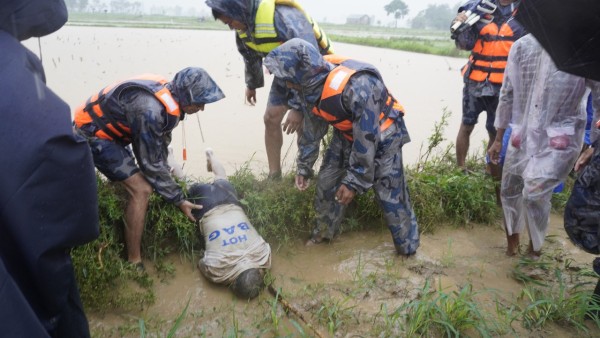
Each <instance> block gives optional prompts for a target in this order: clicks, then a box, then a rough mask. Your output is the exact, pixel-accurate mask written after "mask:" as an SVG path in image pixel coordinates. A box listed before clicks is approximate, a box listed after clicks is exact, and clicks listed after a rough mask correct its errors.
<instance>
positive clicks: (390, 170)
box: [265, 39, 420, 256]
mask: <svg viewBox="0 0 600 338" xmlns="http://www.w3.org/2000/svg"><path fill="white" fill-rule="evenodd" d="M334 56H335V55H334ZM265 66H266V67H267V69H269V71H270V72H271V73H273V74H274V76H275V77H276V78H278V79H280V80H281V81H284V82H285V83H286V85H287V86H288V87H289V88H291V89H292V93H293V97H290V104H291V105H292V106H293V107H294V108H296V109H298V110H300V111H302V112H304V122H303V123H304V125H303V132H302V135H301V136H300V139H299V140H298V157H297V158H296V166H297V171H296V178H295V184H296V188H298V189H299V190H306V189H307V188H308V186H309V184H310V179H311V178H312V177H313V175H314V171H313V166H314V164H315V162H316V160H317V157H318V155H319V145H320V142H321V140H322V139H323V137H324V136H325V135H326V134H327V130H328V126H329V125H331V126H332V127H334V132H333V136H332V138H331V141H330V142H329V146H328V148H327V150H326V152H325V155H324V156H323V163H322V164H321V168H320V169H319V174H318V177H317V183H316V197H315V211H316V218H315V224H314V228H313V230H312V233H311V235H310V238H309V240H308V241H307V242H306V244H307V245H313V244H318V243H323V242H329V241H332V240H334V239H335V237H336V236H337V235H339V233H340V224H341V221H342V218H343V216H344V213H345V210H346V208H347V207H348V204H350V202H352V200H353V199H354V196H355V195H356V194H362V193H365V192H366V191H367V190H369V189H371V188H372V189H373V190H374V192H375V196H376V198H377V200H378V201H379V204H380V206H381V208H382V211H383V214H384V217H385V220H386V223H387V225H388V229H389V230H390V233H391V235H392V239H393V242H394V247H395V248H396V252H397V253H398V255H401V256H411V255H414V254H415V253H416V251H417V248H418V247H419V243H420V242H419V227H418V224H417V219H416V217H415V213H414V211H413V209H412V206H411V202H410V197H409V193H408V187H407V185H406V177H405V176H404V167H403V164H402V147H403V146H404V144H406V143H408V142H410V137H409V135H408V131H407V129H406V125H405V124H404V118H403V116H404V108H403V107H402V105H401V104H400V103H399V102H398V101H397V100H396V99H395V98H394V97H393V96H392V94H391V93H390V92H389V91H388V89H387V87H386V85H385V84H384V82H383V79H382V77H381V74H380V73H379V71H378V70H377V69H376V68H375V67H374V66H373V65H370V64H368V63H365V62H361V61H357V60H352V59H347V58H343V57H337V58H333V57H330V56H329V55H327V56H321V55H319V53H318V51H317V50H316V49H315V48H314V47H313V46H312V45H310V44H309V43H307V42H306V41H303V40H301V39H292V40H290V41H287V42H286V43H284V44H282V45H281V46H279V47H277V48H276V49H274V50H273V51H272V52H270V53H269V54H268V55H267V57H266V58H265Z"/></svg>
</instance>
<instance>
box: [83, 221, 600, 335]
mask: <svg viewBox="0 0 600 338" xmlns="http://www.w3.org/2000/svg"><path fill="white" fill-rule="evenodd" d="M561 225H562V223H561V217H560V216H559V215H552V217H551V230H550V235H551V236H552V237H551V238H552V243H551V244H548V245H547V246H546V247H547V249H548V250H555V249H557V248H561V250H563V251H564V252H565V253H566V254H567V255H568V256H569V257H570V258H571V259H572V260H573V264H579V265H581V266H590V265H591V262H592V260H593V258H594V257H592V256H590V255H588V254H585V253H583V252H582V251H580V250H578V249H577V248H575V247H574V246H573V245H572V244H571V243H570V242H569V241H568V239H567V237H566V234H565V233H564V231H563V230H562V228H561ZM504 236H505V235H504V231H503V230H502V229H501V228H500V227H499V226H474V227H472V228H467V229H464V228H462V229H456V228H453V227H443V228H441V229H439V230H438V231H436V232H435V233H434V234H426V235H423V236H422V238H421V247H420V248H419V250H418V252H417V254H416V255H415V256H414V257H412V258H408V259H405V258H401V257H398V256H397V255H395V253H394V247H393V245H392V243H391V237H390V235H389V233H388V232H387V230H386V229H382V230H381V231H363V232H354V233H344V234H342V236H341V237H340V238H339V239H338V240H336V241H334V242H333V243H331V244H323V245H316V246H311V247H305V246H304V245H303V243H301V242H300V241H297V242H294V243H291V244H290V245H289V246H287V247H281V248H279V249H278V250H277V251H275V252H274V253H273V264H272V271H271V273H272V276H273V277H274V278H275V281H274V286H275V288H276V289H279V290H281V293H282V294H283V297H284V299H286V300H287V301H288V302H289V303H290V304H292V306H293V307H294V308H295V309H297V310H298V311H300V313H302V314H303V315H304V317H305V318H306V319H307V321H308V322H310V323H311V325H313V327H316V328H318V329H319V330H321V332H325V333H327V325H326V322H323V319H322V318H321V317H320V316H322V315H323V313H324V312H325V311H326V310H330V311H331V308H332V307H334V306H336V307H335V309H336V311H337V313H338V315H339V316H342V315H347V316H348V318H346V321H347V322H348V326H347V327H344V328H343V329H340V330H344V331H342V332H346V333H347V334H350V333H353V332H354V333H357V334H362V335H363V336H365V334H366V336H368V335H369V333H370V332H371V331H373V330H376V329H377V328H376V327H375V326H373V327H370V326H369V325H373V324H372V323H371V322H369V321H366V322H360V319H354V318H376V317H377V316H380V315H381V310H382V308H385V309H388V311H393V309H395V308H397V307H399V306H401V305H402V304H404V303H405V302H407V301H410V300H413V299H416V298H417V297H418V296H419V292H420V290H421V289H422V288H423V286H424V284H425V281H426V279H429V280H430V282H431V287H432V288H433V289H437V288H441V290H442V291H443V292H445V293H451V292H453V291H458V290H460V289H461V288H462V287H464V286H465V285H467V284H468V283H470V284H471V285H473V290H475V291H476V292H477V293H478V299H480V300H481V302H482V304H487V305H484V307H486V308H487V307H490V310H491V308H493V304H494V302H495V300H497V299H499V300H500V301H501V302H504V303H515V302H516V301H517V300H516V299H517V297H518V296H519V294H520V293H521V291H522V289H523V287H524V286H523V284H521V283H519V282H517V281H516V280H515V279H514V278H512V276H511V269H512V268H513V266H514V264H515V263H516V262H517V260H518V258H515V257H507V256H506V255H505V254H504V251H505V237H504ZM526 240H527V239H525V242H524V243H526ZM169 260H170V261H171V262H172V263H173V265H174V267H175V269H176V272H175V276H174V277H173V278H171V279H169V280H167V281H166V282H164V283H161V282H158V283H156V285H155V286H154V291H155V294H156V303H155V304H154V305H152V306H150V307H149V308H147V309H144V310H142V311H139V312H131V313H119V314H108V315H103V316H102V315H98V314H93V313H92V314H90V325H91V327H92V329H93V330H94V332H95V333H96V334H97V336H101V337H105V336H119V335H120V334H121V333H119V334H116V335H114V332H118V330H116V329H115V328H117V327H121V328H123V327H129V330H131V331H132V332H131V333H130V334H125V336H131V337H135V336H137V335H139V331H136V329H135V327H136V325H137V323H138V321H139V319H140V318H142V319H144V320H146V321H148V323H154V324H152V325H155V326H151V327H150V329H149V332H152V330H155V331H154V332H166V331H168V328H169V327H170V325H172V323H173V320H174V319H175V318H176V317H177V316H178V315H179V313H181V311H182V310H183V308H184V307H185V305H186V302H187V301H188V299H189V300H190V304H189V309H188V315H187V317H186V319H185V320H184V321H183V324H182V326H181V327H180V330H179V331H178V332H179V334H178V336H181V337H197V336H203V335H209V336H215V337H217V336H222V335H225V334H228V333H231V332H233V331H232V330H234V331H235V328H236V327H238V328H243V329H244V330H246V331H244V332H246V333H247V334H249V335H250V336H255V335H257V333H258V336H266V337H271V336H279V335H286V334H283V333H286V332H287V333H288V334H292V336H295V335H297V334H298V331H297V329H296V327H295V326H294V325H293V324H291V320H294V321H295V322H296V323H300V324H302V321H301V320H300V319H299V318H298V317H297V316H294V314H289V315H287V316H286V315H285V314H283V313H281V308H280V307H277V309H278V310H277V311H279V316H281V319H280V320H281V321H282V323H279V324H278V325H279V326H278V330H279V331H275V330H274V324H273V319H272V318H273V317H272V311H273V309H274V307H273V302H274V298H273V297H272V295H270V294H269V292H268V291H266V290H265V291H264V292H263V293H262V294H261V295H260V296H259V297H258V298H257V299H255V300H252V301H249V302H246V301H241V300H239V299H236V298H235V297H234V296H233V295H232V293H231V292H230V291H229V290H228V289H227V287H224V286H219V285H214V284H211V283H209V282H208V281H207V280H206V279H205V278H204V277H203V276H202V275H201V274H200V272H199V271H198V269H197V268H196V267H195V266H194V265H193V264H192V263H190V262H182V261H181V260H180V259H179V258H178V256H172V257H170V259H169ZM327 306H329V307H327ZM365 316H367V317H365ZM353 320H356V321H357V322H359V324H351V323H352V322H353ZM373 321H375V319H373ZM157 322H158V323H159V325H157V324H156V323H157ZM156 325H157V326H156ZM352 325H358V326H356V327H353V326H352ZM301 326H302V325H301ZM302 327H304V330H306V331H305V333H307V332H310V329H309V328H308V327H307V326H306V325H304V326H302ZM513 328H515V330H517V335H528V336H536V335H535V334H534V333H531V332H529V331H527V330H525V329H523V328H521V327H520V326H519V324H513ZM282 330H283V331H282ZM121 331H123V329H121ZM570 331H571V330H569V328H568V327H565V328H561V327H560V326H558V325H555V324H550V325H548V326H547V327H546V328H545V330H544V331H542V332H541V333H539V334H540V335H539V336H544V337H565V336H571V335H572V332H570ZM274 332H278V333H274ZM282 332H283V333H282ZM592 332H593V331H592ZM596 332H598V333H600V331H597V330H596ZM325 336H326V335H325Z"/></svg>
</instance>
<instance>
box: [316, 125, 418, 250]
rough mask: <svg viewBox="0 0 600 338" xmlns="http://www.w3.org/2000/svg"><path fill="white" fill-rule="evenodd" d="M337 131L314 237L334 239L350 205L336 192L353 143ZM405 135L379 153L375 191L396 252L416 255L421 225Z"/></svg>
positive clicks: (323, 175)
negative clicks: (413, 203)
mask: <svg viewBox="0 0 600 338" xmlns="http://www.w3.org/2000/svg"><path fill="white" fill-rule="evenodd" d="M339 135H340V134H339V133H335V136H334V137H333V139H332V141H331V144H330V145H329V148H328V149H327V151H326V153H325V156H324V159H323V164H322V165H321V168H320V170H319V176H318V179H317V187H316V190H317V193H316V197H315V203H314V206H315V211H316V214H317V216H316V221H315V223H316V224H315V227H314V228H313V232H312V238H314V239H316V238H325V239H330V240H331V239H333V238H334V237H335V236H336V235H338V234H339V232H340V224H341V222H342V219H343V217H344V213H345V211H346V206H345V205H343V204H340V203H338V202H337V201H335V193H336V191H337V190H338V188H339V186H340V184H341V181H342V179H343V178H344V177H345V175H346V169H347V168H348V159H349V157H350V151H351V147H352V144H351V143H350V142H349V141H347V140H346V139H344V138H343V137H342V136H339ZM404 141H405V140H404V139H403V137H402V136H401V135H400V136H398V137H394V138H393V140H392V141H391V143H390V144H388V145H386V147H385V149H379V150H378V151H377V154H376V156H375V163H374V165H375V168H376V169H375V178H374V182H373V186H372V188H373V190H374V192H375V196H376V198H377V200H378V202H379V205H380V207H381V208H382V209H383V212H384V217H385V220H386V223H387V226H388V228H389V230H390V233H391V235H392V240H393V242H394V246H395V248H396V251H397V252H398V253H399V254H401V255H412V254H414V253H415V252H416V251H417V248H418V247H419V227H418V224H417V219H416V217H415V214H414V211H413V209H412V206H411V203H410V198H409V194H408V187H407V185H406V180H405V177H404V167H403V163H402V145H403V143H404Z"/></svg>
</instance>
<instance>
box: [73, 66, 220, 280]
mask: <svg viewBox="0 0 600 338" xmlns="http://www.w3.org/2000/svg"><path fill="white" fill-rule="evenodd" d="M223 97H225V95H224V94H223V92H222V91H221V89H220V88H219V86H217V84H216V83H215V82H214V81H213V79H212V78H211V77H210V76H209V75H208V73H207V72H206V71H205V70H204V69H202V68H193V67H188V68H185V69H183V70H181V71H179V72H177V74H175V76H174V77H173V80H172V81H167V80H166V79H164V78H163V77H161V76H159V75H155V74H142V75H140V76H136V77H134V78H131V79H128V80H125V81H121V82H117V83H116V84H113V85H110V86H108V87H105V88H103V89H102V90H101V91H100V92H99V93H98V94H96V95H94V96H92V97H90V98H89V99H87V100H86V101H85V102H84V103H83V104H82V105H81V106H79V107H78V108H77V109H76V111H75V120H74V123H73V124H74V129H75V132H76V133H77V134H79V135H81V136H83V137H85V138H86V139H87V141H88V144H89V146H90V148H91V150H92V155H93V158H94V164H95V166H96V168H97V169H98V170H99V171H100V172H101V173H102V174H104V175H105V176H106V177H107V178H108V179H109V180H111V181H116V182H121V183H122V184H123V185H124V186H125V189H126V190H127V193H128V194H129V199H128V201H127V207H126V210H125V242H126V246H127V258H128V261H129V262H130V263H131V264H132V265H134V266H135V267H137V268H138V269H139V270H143V268H144V266H143V264H142V256H141V241H142V233H143V230H144V222H145V218H146V210H147V209H148V202H149V199H150V194H152V191H153V190H156V192H157V193H159V194H160V195H161V196H162V197H163V198H164V199H165V200H167V201H169V202H171V203H173V204H175V205H176V206H178V207H179V209H180V210H181V211H182V212H183V213H184V214H185V215H186V216H187V217H188V218H189V219H190V220H191V221H192V222H194V221H195V218H194V216H193V215H192V210H193V209H199V208H202V207H201V206H199V205H196V204H193V203H192V202H190V201H188V200H186V199H185V198H184V194H183V191H182V189H181V187H180V186H179V185H178V184H177V182H175V180H174V179H173V177H172V176H171V168H170V167H169V164H168V153H169V152H168V146H169V143H170V142H171V131H172V130H173V129H175V127H176V126H177V125H178V124H179V121H180V120H183V119H184V117H185V115H187V114H194V113H196V112H197V111H199V110H204V105H205V104H208V103H213V102H216V101H218V100H220V99H222V98H223ZM129 145H131V148H132V149H133V154H135V158H134V155H133V154H131V151H130V149H129Z"/></svg>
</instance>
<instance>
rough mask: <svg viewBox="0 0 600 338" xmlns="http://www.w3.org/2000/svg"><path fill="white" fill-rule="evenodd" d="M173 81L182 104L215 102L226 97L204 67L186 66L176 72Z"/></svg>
mask: <svg viewBox="0 0 600 338" xmlns="http://www.w3.org/2000/svg"><path fill="white" fill-rule="evenodd" d="M171 83H172V85H173V87H174V90H175V93H176V95H177V98H178V99H179V104H180V105H181V106H189V105H192V104H206V103H213V102H216V101H219V100H220V99H222V98H224V97H225V94H223V91H221V88H219V86H218V85H217V83H216V82H215V81H214V80H213V79H212V78H211V77H210V75H208V73H207V72H206V71H205V70H204V69H202V68H196V67H188V68H184V69H182V70H180V71H179V72H177V74H175V77H173V80H172V81H171Z"/></svg>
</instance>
